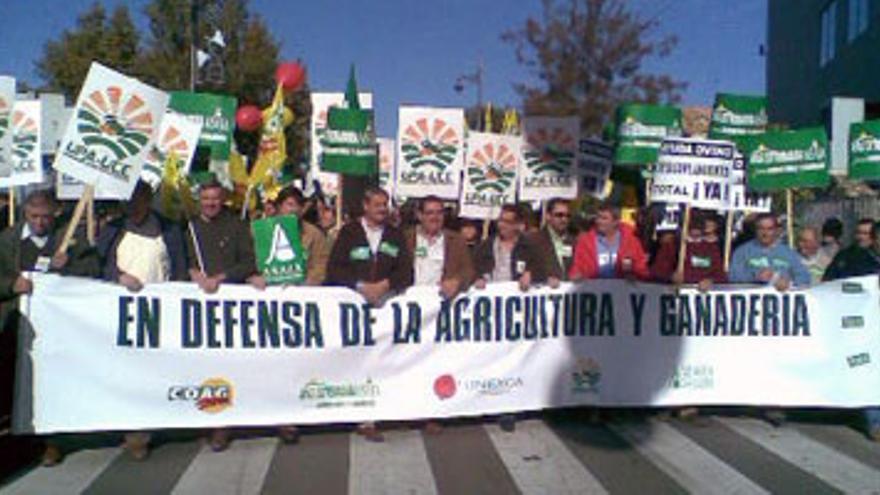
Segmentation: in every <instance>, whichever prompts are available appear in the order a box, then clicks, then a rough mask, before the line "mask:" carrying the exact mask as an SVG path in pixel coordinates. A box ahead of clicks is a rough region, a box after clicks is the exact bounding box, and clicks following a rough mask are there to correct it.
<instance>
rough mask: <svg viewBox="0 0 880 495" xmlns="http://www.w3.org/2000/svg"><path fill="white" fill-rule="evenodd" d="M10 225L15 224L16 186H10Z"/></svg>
mask: <svg viewBox="0 0 880 495" xmlns="http://www.w3.org/2000/svg"><path fill="white" fill-rule="evenodd" d="M7 207H8V208H9V226H10V227H12V226H13V225H15V187H12V186H9V204H8V205H7Z"/></svg>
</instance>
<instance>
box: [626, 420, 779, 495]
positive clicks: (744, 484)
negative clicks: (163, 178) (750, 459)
mask: <svg viewBox="0 0 880 495" xmlns="http://www.w3.org/2000/svg"><path fill="white" fill-rule="evenodd" d="M609 428H610V429H611V430H612V431H614V432H615V433H617V434H618V435H620V436H621V437H623V438H624V439H625V440H626V441H627V442H629V443H630V445H632V446H633V448H635V449H636V450H638V451H639V452H640V453H641V454H642V455H643V456H645V457H646V458H648V459H649V460H650V461H651V462H653V463H654V464H655V465H656V466H657V467H659V468H660V469H662V470H663V471H664V472H665V473H666V474H668V475H669V476H671V477H672V478H673V479H675V481H676V482H677V483H679V484H680V485H681V486H683V487H685V488H686V489H687V490H688V491H690V492H692V493H719V494H726V493H755V494H758V493H761V494H764V493H767V494H769V493H770V492H768V491H767V490H765V489H763V488H761V487H760V486H759V485H757V484H756V483H754V482H753V481H752V480H750V479H748V478H747V477H745V476H744V475H743V474H742V473H740V472H739V471H737V470H736V469H734V468H732V467H731V466H728V465H727V464H725V463H724V462H723V461H721V460H720V459H718V458H717V457H715V456H714V455H713V454H712V453H710V452H709V451H707V450H706V449H704V448H703V447H701V446H700V445H699V444H697V443H696V442H694V441H693V440H691V439H690V438H688V437H687V436H685V435H683V434H681V433H679V432H678V431H677V430H675V429H674V428H672V427H671V426H669V425H667V424H665V423H662V422H659V421H649V422H646V423H638V424H612V425H609Z"/></svg>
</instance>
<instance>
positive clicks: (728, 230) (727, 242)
mask: <svg viewBox="0 0 880 495" xmlns="http://www.w3.org/2000/svg"><path fill="white" fill-rule="evenodd" d="M731 237H733V210H727V226H726V227H725V229H724V271H725V272H726V271H728V270H729V269H730V247H731V245H732V242H733V239H731Z"/></svg>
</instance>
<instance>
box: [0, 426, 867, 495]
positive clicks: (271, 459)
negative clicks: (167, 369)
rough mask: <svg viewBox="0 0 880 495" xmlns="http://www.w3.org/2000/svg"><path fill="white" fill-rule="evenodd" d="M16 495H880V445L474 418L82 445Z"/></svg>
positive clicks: (764, 433) (14, 481) (779, 434)
mask: <svg viewBox="0 0 880 495" xmlns="http://www.w3.org/2000/svg"><path fill="white" fill-rule="evenodd" d="M3 483H4V484H3V485H2V487H0V495H7V494H46V495H52V494H71V493H86V494H118V493H122V494H125V495H137V494H141V493H144V494H147V493H149V494H155V493H172V494H175V495H186V494H205V493H210V494H275V493H307V494H311V493H320V494H367V495H373V494H395V495H396V494H412V495H422V494H425V495H435V494H439V495H443V494H462V493H467V494H483V493H485V494H507V493H513V494H518V493H521V494H524V495H531V494H547V493H553V494H607V493H699V494H712V493H724V494H728V493H741V494H753V493H754V494H758V493H864V494H880V445H878V444H875V443H872V442H869V441H868V440H866V439H864V438H862V437H861V436H860V435H859V434H858V433H857V432H855V431H853V430H852V429H851V428H849V427H846V426H842V425H830V424H812V423H807V424H800V423H788V424H786V425H785V426H783V427H780V428H774V427H772V426H770V425H768V424H767V423H765V422H763V421H761V420H758V419H754V418H745V417H726V416H725V417H718V416H712V417H704V418H700V419H699V420H698V421H697V422H683V421H677V420H670V421H662V420H658V419H647V420H640V421H617V422H608V423H602V424H591V423H588V422H586V421H582V420H577V419H575V418H571V417H562V418H560V417H558V416H554V415H552V414H548V415H544V416H542V417H537V418H531V419H525V420H522V421H519V422H518V423H517V428H516V430H515V431H514V432H505V431H502V430H501V428H500V427H499V426H498V425H497V424H496V423H494V422H491V421H484V422H474V421H469V422H463V423H454V424H451V425H449V426H447V427H446V428H445V429H444V431H443V432H442V433H440V434H436V435H433V434H428V433H424V432H422V431H421V430H419V429H415V428H413V427H411V425H404V426H400V427H397V426H396V425H391V426H390V427H389V429H388V430H386V433H385V442H383V443H371V442H368V441H366V440H365V439H364V438H363V437H360V436H358V435H356V434H354V433H351V432H349V431H342V430H339V429H336V430H333V429H329V430H326V431H321V432H309V433H307V434H304V435H303V436H302V438H301V440H300V442H299V443H298V444H295V445H286V444H283V443H281V442H280V441H279V440H278V439H276V438H274V437H272V436H259V435H239V438H236V440H235V441H233V442H232V444H231V445H230V447H229V449H228V450H226V451H224V452H220V453H215V452H212V451H211V450H210V448H209V447H208V446H207V445H204V443H203V442H201V441H200V439H199V438H197V437H196V436H192V437H190V438H185V439H182V440H176V441H167V442H161V443H159V445H157V447H156V448H155V449H154V450H153V451H152V454H151V456H150V458H149V459H148V460H147V461H145V462H134V461H132V460H131V459H129V458H128V456H127V455H125V453H124V451H123V450H122V449H121V448H120V447H118V446H103V447H97V448H85V449H82V450H78V451H75V452H73V453H71V454H69V455H68V456H67V458H66V459H65V460H64V462H63V463H62V464H60V465H58V466H56V467H53V468H43V467H35V468H32V469H30V470H27V471H25V472H22V473H19V475H18V476H14V477H13V478H11V479H8V480H5V481H4V482H3Z"/></svg>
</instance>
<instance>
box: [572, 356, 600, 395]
mask: <svg viewBox="0 0 880 495" xmlns="http://www.w3.org/2000/svg"><path fill="white" fill-rule="evenodd" d="M601 381H602V368H601V367H600V366H599V363H598V362H597V361H596V360H595V359H593V358H578V360H577V362H576V363H575V370H574V371H573V372H572V373H571V391H572V392H573V393H576V394H598V393H599V384H600V383H599V382H601Z"/></svg>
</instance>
